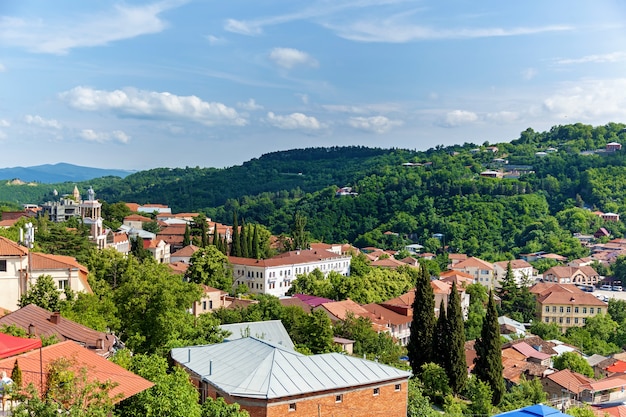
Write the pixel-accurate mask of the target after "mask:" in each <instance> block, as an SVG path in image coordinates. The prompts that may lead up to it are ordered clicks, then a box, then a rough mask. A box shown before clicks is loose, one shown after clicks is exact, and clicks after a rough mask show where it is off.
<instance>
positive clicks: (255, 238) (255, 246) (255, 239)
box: [252, 224, 259, 259]
mask: <svg viewBox="0 0 626 417" xmlns="http://www.w3.org/2000/svg"><path fill="white" fill-rule="evenodd" d="M252 257H253V258H254V259H259V229H258V224H255V225H254V233H253V235H252Z"/></svg>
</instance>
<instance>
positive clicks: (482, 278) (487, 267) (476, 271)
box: [449, 256, 499, 289]
mask: <svg viewBox="0 0 626 417" xmlns="http://www.w3.org/2000/svg"><path fill="white" fill-rule="evenodd" d="M449 268H450V269H453V270H455V271H462V272H465V273H466V274H469V275H471V276H473V277H474V280H475V282H476V283H478V284H482V285H484V286H485V287H487V288H490V289H494V288H496V287H498V286H499V285H498V282H497V281H496V277H495V269H494V266H493V264H491V263H489V262H486V261H483V260H482V259H478V258H475V257H473V256H472V257H471V258H467V259H465V260H462V261H460V262H457V263H455V264H452V266H450V267H449Z"/></svg>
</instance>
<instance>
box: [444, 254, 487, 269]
mask: <svg viewBox="0 0 626 417" xmlns="http://www.w3.org/2000/svg"><path fill="white" fill-rule="evenodd" d="M463 268H481V269H487V270H493V265H492V264H490V263H489V262H487V261H483V260H482V259H478V258H475V257H473V256H472V257H471V258H467V259H465V260H463V261H460V262H458V263H456V264H454V265H452V269H463Z"/></svg>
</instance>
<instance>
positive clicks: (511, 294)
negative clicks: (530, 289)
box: [496, 261, 534, 315]
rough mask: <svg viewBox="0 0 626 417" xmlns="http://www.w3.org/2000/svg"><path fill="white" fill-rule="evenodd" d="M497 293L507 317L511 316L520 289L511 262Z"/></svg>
mask: <svg viewBox="0 0 626 417" xmlns="http://www.w3.org/2000/svg"><path fill="white" fill-rule="evenodd" d="M496 293H497V294H498V297H500V300H501V306H502V312H503V313H504V314H507V315H508V314H511V313H512V312H513V311H514V304H515V299H516V298H517V294H518V293H519V289H518V288H517V282H516V281H515V276H514V275H513V269H512V268H511V262H510V261H509V263H508V264H507V266H506V275H505V276H504V279H503V280H502V284H501V287H500V289H499V290H498V291H496ZM533 313H534V312H533Z"/></svg>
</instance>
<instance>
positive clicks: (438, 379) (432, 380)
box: [420, 362, 452, 403]
mask: <svg viewBox="0 0 626 417" xmlns="http://www.w3.org/2000/svg"><path fill="white" fill-rule="evenodd" d="M420 380H421V381H422V384H423V386H424V394H426V395H427V396H428V397H429V398H430V399H431V400H432V401H434V402H438V403H441V402H442V401H443V398H444V397H445V396H446V395H448V394H450V393H451V392H452V390H451V389H450V384H449V381H448V376H447V375H446V371H445V369H443V368H442V367H441V366H439V365H437V364H436V363H432V362H429V363H425V364H424V365H422V369H421V372H420Z"/></svg>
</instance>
